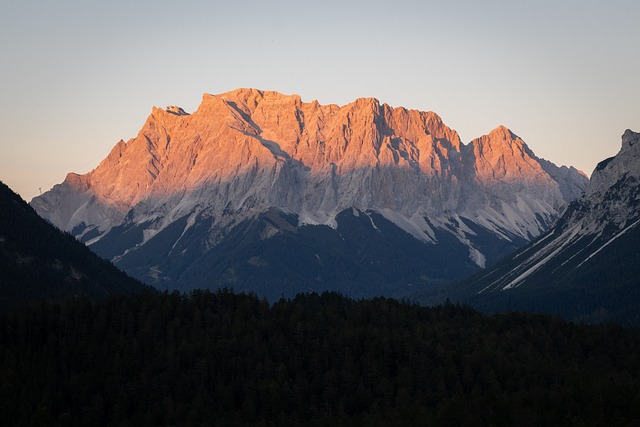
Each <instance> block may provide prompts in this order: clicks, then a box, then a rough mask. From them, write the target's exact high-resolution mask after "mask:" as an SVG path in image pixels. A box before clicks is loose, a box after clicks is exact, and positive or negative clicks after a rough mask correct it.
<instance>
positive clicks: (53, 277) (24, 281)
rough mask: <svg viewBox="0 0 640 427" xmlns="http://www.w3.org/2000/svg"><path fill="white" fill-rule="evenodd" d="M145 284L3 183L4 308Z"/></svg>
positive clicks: (0, 269)
mask: <svg viewBox="0 0 640 427" xmlns="http://www.w3.org/2000/svg"><path fill="white" fill-rule="evenodd" d="M143 289H147V287H146V286H144V285H142V284H141V283H140V282H138V281H136V280H134V279H132V278H130V277H128V276H127V275H126V274H124V273H122V272H121V271H119V270H118V269H117V268H115V267H114V266H113V265H112V264H111V263H110V262H108V261H105V260H103V259H101V258H100V257H98V256H97V255H95V254H94V253H93V252H91V251H90V250H88V249H87V248H86V247H85V246H84V245H83V244H82V243H80V242H78V241H77V240H76V239H75V238H74V237H73V236H71V235H70V234H66V233H63V232H61V231H60V230H58V229H56V228H55V227H53V226H52V225H51V224H49V223H48V222H46V221H45V220H43V219H42V218H40V217H39V216H38V214H36V212H35V211H34V210H33V209H32V208H31V206H29V205H28V204H27V203H26V202H25V201H24V200H22V199H21V198H20V196H18V195H17V194H15V193H14V192H13V191H11V189H10V188H9V187H7V186H6V185H5V184H3V183H2V182H0V310H6V309H9V308H13V307H16V306H18V305H20V304H24V303H28V302H32V301H36V300H43V299H60V298H65V297H68V296H73V295H82V296H89V297H91V298H99V297H104V296H107V295H110V294H113V293H128V292H132V291H141V290H143Z"/></svg>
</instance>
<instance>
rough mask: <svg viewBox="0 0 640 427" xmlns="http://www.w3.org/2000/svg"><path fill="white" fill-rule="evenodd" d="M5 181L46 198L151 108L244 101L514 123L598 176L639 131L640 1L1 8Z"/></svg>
mask: <svg viewBox="0 0 640 427" xmlns="http://www.w3.org/2000/svg"><path fill="white" fill-rule="evenodd" d="M0 1H1V4H0V5H1V9H0V10H1V13H0V58H1V60H0V62H1V64H0V73H1V74H0V77H1V78H0V93H1V94H2V103H1V105H0V130H1V138H2V139H1V140H0V180H2V181H4V182H5V183H6V184H7V185H9V186H10V187H11V188H13V189H14V190H15V191H17V192H19V193H20V194H21V195H22V197H23V198H25V199H26V200H30V199H31V198H32V197H33V196H35V195H37V194H38V193H39V189H40V188H41V189H42V191H46V190H48V189H49V188H51V187H52V186H53V185H54V184H57V183H59V182H62V180H63V179H64V177H65V175H66V173H67V172H71V171H73V172H78V173H85V172H88V171H90V170H91V169H93V168H95V167H96V166H97V165H98V163H99V162H100V161H101V160H102V159H103V158H104V157H105V156H106V155H107V154H108V152H109V151H110V149H111V148H112V147H113V146H114V145H115V143H116V142H117V141H118V140H120V139H124V140H125V141H126V140H128V139H129V138H132V137H135V135H136V134H137V132H138V130H139V129H140V127H142V125H143V123H144V121H145V119H146V117H147V116H148V115H149V113H150V112H151V107H152V106H158V107H166V106H167V105H180V106H182V107H183V108H184V109H185V110H187V111H189V112H192V111H194V110H195V109H196V108H197V106H198V104H199V103H200V100H201V96H202V94H203V93H205V92H208V93H222V92H227V91H229V90H233V89H236V88H239V87H255V88H259V89H263V90H277V91H280V92H283V93H286V94H292V93H297V94H299V95H301V96H302V99H303V101H306V102H310V101H312V100H314V99H317V100H318V101H319V102H320V103H323V104H327V103H335V104H339V105H343V104H346V103H349V102H351V101H353V100H355V99H356V98H358V97H365V96H366V97H375V98H378V99H379V100H380V101H381V102H386V103H388V104H390V105H391V106H394V107H396V106H404V107H407V108H414V109H420V110H431V111H435V112H436V113H438V114H439V115H440V116H441V117H442V118H443V120H444V122H445V123H446V124H447V125H448V126H450V127H452V128H453V129H455V130H457V131H458V132H459V133H460V136H461V138H462V140H463V141H464V142H465V143H466V142H468V141H470V140H472V139H473V138H476V137H478V136H481V135H483V134H486V133H488V132H489V131H490V130H491V129H493V128H495V127H496V126H498V125H500V124H503V125H505V126H507V127H509V128H510V129H511V130H512V131H513V132H514V133H516V134H518V135H519V136H520V137H521V138H522V139H524V140H525V141H526V142H527V144H528V145H529V147H530V148H531V149H532V150H533V151H534V152H535V153H536V154H537V155H538V156H540V157H543V158H546V159H548V160H551V161H552V162H554V163H556V164H566V165H573V166H575V167H577V168H578V169H581V170H583V171H584V172H585V173H587V174H590V173H591V171H592V170H593V168H594V167H595V165H596V163H597V162H598V161H600V160H602V159H604V158H606V157H610V156H612V155H614V154H616V153H617V152H618V150H619V147H620V136H621V135H622V133H623V132H624V130H625V129H628V128H630V129H633V130H635V131H640V24H639V23H638V22H639V21H638V19H639V18H640V1H636V0H608V1H606V2H605V1H591V0H567V1H563V0H555V1H547V0H537V1H519V0H510V1H499V0H493V1H481V0H476V1H455V0H452V1H429V0H422V1H403V0H394V1H388V0H385V1H377V0H367V1H348V0H342V1H333V0H327V1H314V2H306V1H304V0H297V1H267V0H263V1H252V0H245V1H229V0H226V1H189V0H182V1H178V0H174V1H163V0H156V1H146V0H127V1H121V0H111V1H93V0H77V1H72V0H57V1H48V0H37V1H36V0H14V1H8V0H0Z"/></svg>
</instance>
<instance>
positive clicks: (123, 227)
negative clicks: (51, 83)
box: [31, 89, 588, 298]
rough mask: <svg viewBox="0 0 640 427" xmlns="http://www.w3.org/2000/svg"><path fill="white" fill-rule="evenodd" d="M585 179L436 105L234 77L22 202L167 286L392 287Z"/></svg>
mask: <svg viewBox="0 0 640 427" xmlns="http://www.w3.org/2000/svg"><path fill="white" fill-rule="evenodd" d="M587 183H588V179H587V177H586V176H585V175H584V174H583V173H581V172H579V171H577V170H576V169H574V168H571V167H565V166H562V167H558V166H556V165H554V164H553V163H551V162H549V161H546V160H544V159H540V158H538V157H537V156H535V154H534V153H533V152H532V151H531V150H530V149H529V147H528V146H527V145H526V144H525V143H524V141H523V140H522V139H521V138H519V137H518V136H517V135H515V134H514V133H513V132H511V131H510V130H509V129H507V128H505V127H503V126H500V127H498V128H496V129H494V130H493V131H491V132H490V133H489V134H488V135H485V136H482V137H480V138H477V139H474V140H473V141H471V142H469V143H467V144H464V143H462V142H461V140H460V137H459V136H458V134H457V132H455V131H454V130H452V129H450V128H449V127H447V126H446V125H445V124H444V123H443V121H442V120H441V118H440V117H439V116H438V115H437V114H435V113H433V112H423V111H416V110H407V109H405V108H402V107H398V108H393V107H390V106H389V105H387V104H381V103H380V102H379V101H378V100H376V99H373V98H363V99H358V100H356V101H354V102H352V103H350V104H347V105H344V106H337V105H320V104H319V103H318V102H317V101H313V102H310V103H306V102H302V100H301V98H300V97H299V96H297V95H283V94H280V93H277V92H268V91H260V90H256V89H238V90H235V91H232V92H228V93H224V94H220V95H210V94H205V95H204V96H203V98H202V103H201V104H200V106H199V107H198V109H197V111H195V112H194V113H193V114H188V113H187V112H185V111H184V110H183V109H182V108H180V107H176V106H171V107H167V108H166V109H160V108H153V109H152V112H151V115H150V116H149V118H148V119H147V121H146V123H145V124H144V125H143V127H142V129H141V130H140V132H139V133H138V135H137V136H136V137H135V138H132V139H130V140H128V141H127V142H125V141H122V140H121V141H120V142H118V143H117V144H116V145H115V147H114V148H113V149H112V151H111V153H110V154H109V155H108V156H107V157H106V158H105V159H104V160H103V161H102V162H101V163H100V165H99V166H98V167H97V168H96V169H94V170H93V171H91V172H89V173H87V174H84V175H78V174H74V173H70V174H68V175H67V177H66V179H65V180H64V182H62V183H61V184H58V185H56V186H54V187H53V188H52V189H51V190H50V191H47V192H46V193H44V194H42V195H41V196H38V197H36V198H34V199H33V200H32V202H31V205H32V206H33V207H34V208H35V210H36V211H37V212H38V213H39V214H40V215H41V216H43V217H44V218H46V219H47V220H48V221H50V222H51V223H53V224H55V225H56V226H57V227H59V228H61V229H63V230H65V231H68V232H70V233H71V234H72V235H74V236H75V237H77V238H78V239H80V240H81V241H83V242H84V243H86V244H87V245H88V246H89V247H90V248H91V249H92V250H93V251H94V252H96V253H98V254H99V255H101V256H103V257H104V258H107V259H110V260H112V261H113V262H114V263H115V264H116V265H117V266H118V267H120V268H121V269H123V270H124V271H126V272H127V273H129V274H131V275H133V276H134V277H137V278H139V279H141V280H143V281H144V282H146V283H149V284H152V285H154V286H156V287H158V288H161V289H180V290H190V289H195V288H218V287H231V288H234V289H235V290H237V291H252V292H257V293H258V294H261V295H266V296H268V297H270V298H277V297H279V296H281V295H286V296H292V295H294V294H296V293H297V292H300V291H308V290H326V289H328V290H339V291H341V292H343V293H344V294H346V295H349V296H357V297H360V296H371V295H378V294H384V295H389V296H401V295H406V294H407V293H409V292H412V291H415V290H420V289H426V288H430V287H432V286H434V285H437V284H442V283H445V282H448V281H451V280H454V279H459V278H461V277H464V276H465V275H468V274H471V273H473V272H475V271H478V270H479V269H481V268H485V267H487V266H490V265H492V264H493V263H495V262H496V261H497V260H498V259H500V258H501V257H502V256H504V255H506V254H508V253H510V252H511V251H513V250H515V249H517V248H519V247H521V246H522V245H524V244H526V243H527V242H529V241H531V240H533V239H535V238H536V237H538V236H539V235H540V234H541V233H543V232H545V231H546V230H547V229H548V228H549V227H550V226H551V225H552V224H553V223H554V221H555V220H556V219H557V218H558V216H559V215H560V213H561V212H562V211H563V210H564V208H565V207H566V205H567V203H569V202H572V201H574V200H576V199H577V198H579V197H580V195H581V193H582V191H583V190H584V189H585V187H586V185H587Z"/></svg>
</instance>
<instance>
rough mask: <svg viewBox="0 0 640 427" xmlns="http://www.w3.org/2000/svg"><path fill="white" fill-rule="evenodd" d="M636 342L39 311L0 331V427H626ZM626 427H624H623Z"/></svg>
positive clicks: (468, 316)
mask: <svg viewBox="0 0 640 427" xmlns="http://www.w3.org/2000/svg"><path fill="white" fill-rule="evenodd" d="M639 419H640V333H639V332H638V331H635V330H630V329H624V328H621V327H618V326H613V325H603V326H583V325H574V324H570V323H566V322H564V321H562V320H560V319H558V318H551V317H545V316H540V315H530V314H513V313H512V314H500V315H495V316H483V315H480V314H478V313H477V312H476V311H474V310H472V309H471V308H468V307H466V306H457V305H452V304H444V305H441V306H437V307H431V308H427V307H420V306H417V305H412V304H408V303H403V302H398V301H396V300H392V299H385V298H376V299H370V300H362V301H354V300H351V299H347V298H344V297H342V296H340V295H338V294H335V293H323V294H322V295H317V294H303V295H298V296H297V297H296V298H294V299H281V300H280V301H278V302H276V303H274V304H270V303H268V302H267V301H266V300H261V299H259V298H257V297H255V296H254V295H244V294H234V293H232V292H229V291H226V290H221V291H218V292H216V293H212V292H208V291H206V292H205V291H203V292H200V291H199V292H194V293H192V294H190V295H181V294H179V293H153V292H150V293H146V294H139V295H129V296H113V297H109V298H108V299H106V300H102V301H98V302H95V301H93V302H92V301H91V300H90V299H86V298H75V299H71V300H69V301H67V302H65V303H53V302H48V303H39V304H35V305H31V306H28V307H23V308H21V309H18V310H17V311H14V312H12V313H7V314H3V315H2V316H0V424H1V425H3V426H10V425H25V426H27V425H33V426H37V425H46V426H49V425H60V426H70V425H83V426H85V425H99V426H116V425H117V426H126V425H131V426H145V425H149V426H151V425H153V426H161V425H167V426H178V425H221V426H222V425H264V426H268V425H274V426H275V425H301V426H302V425H304V426H315V425H317V426H323V425H327V426H328V425H331V426H340V425H344V426H347V425H348V426H353V425H355V426H358V425H361V426H375V425H451V426H458V425H460V426H463V425H469V426H471V425H473V426H477V425H495V426H512V425H519V426H527V425H532V426H542V425H544V426H551V425H586V426H589V425H593V426H601V425H609V426H615V425H622V426H625V425H629V424H630V423H633V421H634V420H636V422H637V420H639ZM631 425H633V424H631Z"/></svg>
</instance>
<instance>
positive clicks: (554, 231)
mask: <svg viewBox="0 0 640 427" xmlns="http://www.w3.org/2000/svg"><path fill="white" fill-rule="evenodd" d="M639 183H640V134H639V133H635V132H632V131H631V130H627V131H626V132H625V133H624V135H623V136H622V148H621V149H620V152H619V153H618V154H617V155H616V156H615V157H612V158H609V159H606V160H604V161H602V162H600V163H599V164H598V165H597V166H596V168H595V170H594V171H593V174H592V176H591V182H590V183H589V185H588V186H587V188H586V190H585V192H584V194H583V195H582V196H581V197H580V198H579V199H578V200H575V201H574V202H572V203H571V204H570V205H569V206H568V207H567V209H566V211H565V212H564V214H563V215H562V217H561V218H560V219H559V220H558V221H557V222H556V224H555V225H554V226H553V227H552V228H551V229H550V230H549V231H548V232H546V233H545V234H543V235H542V236H540V237H539V238H538V239H537V240H536V241H534V242H533V243H531V244H529V245H528V246H526V247H524V248H523V249H521V250H519V251H517V252H516V253H514V254H513V255H510V256H508V257H507V258H506V259H505V260H504V261H503V262H501V263H499V264H498V265H497V266H496V267H495V268H492V269H488V270H487V271H485V272H483V273H482V274H479V275H477V276H476V277H474V278H473V279H472V280H470V281H468V282H467V283H464V284H457V285H456V286H455V287H454V286H451V287H450V289H449V290H448V291H447V292H444V293H443V294H441V295H443V296H448V297H449V298H452V299H456V300H461V301H465V302H470V303H472V304H473V305H475V306H477V307H479V308H482V309H485V310H491V311H496V310H505V309H509V310H529V311H531V310H533V311H542V312H550V313H556V314H561V315H563V316H565V317H567V318H569V319H571V320H581V321H591V322H600V321H616V322H620V323H626V324H632V325H636V326H638V325H640V279H639V278H640V227H639V226H638V225H639V224H640V185H639Z"/></svg>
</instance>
